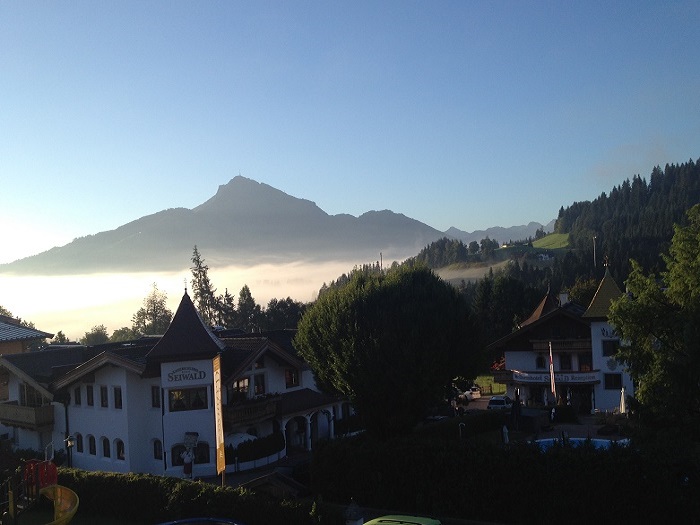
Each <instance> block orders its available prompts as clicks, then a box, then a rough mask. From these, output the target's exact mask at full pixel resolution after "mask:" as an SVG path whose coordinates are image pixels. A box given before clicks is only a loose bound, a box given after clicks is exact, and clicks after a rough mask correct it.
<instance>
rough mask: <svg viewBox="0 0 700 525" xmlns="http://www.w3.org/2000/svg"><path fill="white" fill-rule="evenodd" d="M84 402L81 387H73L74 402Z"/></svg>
mask: <svg viewBox="0 0 700 525" xmlns="http://www.w3.org/2000/svg"><path fill="white" fill-rule="evenodd" d="M82 402H83V400H82V399H81V397H80V387H79V386H76V387H75V388H74V389H73V404H75V405H80V404H81V403H82Z"/></svg>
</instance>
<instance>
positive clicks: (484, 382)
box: [474, 375, 506, 395]
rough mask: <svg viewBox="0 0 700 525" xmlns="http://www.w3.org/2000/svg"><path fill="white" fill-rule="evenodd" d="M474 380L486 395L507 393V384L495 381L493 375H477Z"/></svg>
mask: <svg viewBox="0 0 700 525" xmlns="http://www.w3.org/2000/svg"><path fill="white" fill-rule="evenodd" d="M474 382H475V383H476V384H477V385H479V386H480V387H481V391H482V392H483V393H484V394H485V395H489V394H493V395H502V394H505V393H506V385H502V384H501V383H494V382H493V376H492V375H480V376H477V377H476V379H475V380H474Z"/></svg>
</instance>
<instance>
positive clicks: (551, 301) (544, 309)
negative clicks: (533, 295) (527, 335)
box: [520, 290, 559, 327]
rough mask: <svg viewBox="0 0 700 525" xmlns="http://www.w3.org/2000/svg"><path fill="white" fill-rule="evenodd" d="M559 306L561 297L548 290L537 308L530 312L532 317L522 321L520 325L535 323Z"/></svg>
mask: <svg viewBox="0 0 700 525" xmlns="http://www.w3.org/2000/svg"><path fill="white" fill-rule="evenodd" d="M557 308H559V298H558V297H556V296H555V295H554V294H553V293H552V292H550V291H549V290H547V295H545V296H544V298H543V299H542V300H541V301H540V304H538V305H537V308H535V310H534V311H533V312H532V313H531V314H530V317H528V318H527V319H525V320H524V321H523V322H522V323H520V326H521V327H522V326H527V325H529V324H530V323H534V322H535V321H537V320H538V319H540V318H542V317H544V316H545V315H547V314H548V313H550V312H553V311H554V310H556V309H557Z"/></svg>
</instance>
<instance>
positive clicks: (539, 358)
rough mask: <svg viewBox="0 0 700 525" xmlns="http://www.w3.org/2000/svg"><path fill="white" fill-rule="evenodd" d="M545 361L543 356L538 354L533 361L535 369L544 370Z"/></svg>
mask: <svg viewBox="0 0 700 525" xmlns="http://www.w3.org/2000/svg"><path fill="white" fill-rule="evenodd" d="M545 367H546V365H545V361H544V356H543V355H542V354H539V355H538V356H537V358H536V359H535V368H545Z"/></svg>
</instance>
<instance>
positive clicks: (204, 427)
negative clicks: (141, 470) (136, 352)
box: [160, 360, 216, 477]
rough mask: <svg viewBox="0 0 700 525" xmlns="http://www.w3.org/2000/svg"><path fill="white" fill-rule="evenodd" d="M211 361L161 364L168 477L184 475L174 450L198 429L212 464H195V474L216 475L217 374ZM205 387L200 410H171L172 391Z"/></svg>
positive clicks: (193, 473)
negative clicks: (204, 396)
mask: <svg viewBox="0 0 700 525" xmlns="http://www.w3.org/2000/svg"><path fill="white" fill-rule="evenodd" d="M213 372H214V370H213V365H212V362H211V361H209V360H197V361H182V362H177V363H163V364H162V365H161V378H160V379H161V386H162V388H163V390H164V403H165V407H164V412H165V413H164V415H163V451H164V452H165V453H166V458H167V462H166V463H167V470H166V471H165V474H166V475H168V476H182V475H183V468H182V467H181V466H173V461H172V460H173V458H172V457H171V451H172V449H173V447H174V446H175V445H178V444H182V443H184V441H185V433H186V432H197V433H198V434H199V437H198V441H199V442H204V443H208V444H209V463H206V464H202V463H200V464H194V465H193V468H192V476H193V477H199V476H216V429H215V424H214V405H213V390H214V379H213V378H214V375H213ZM196 387H206V389H207V406H206V407H205V408H202V409H199V410H186V411H181V412H170V407H169V406H168V404H169V403H168V399H169V392H170V391H171V390H177V389H186V388H196Z"/></svg>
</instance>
